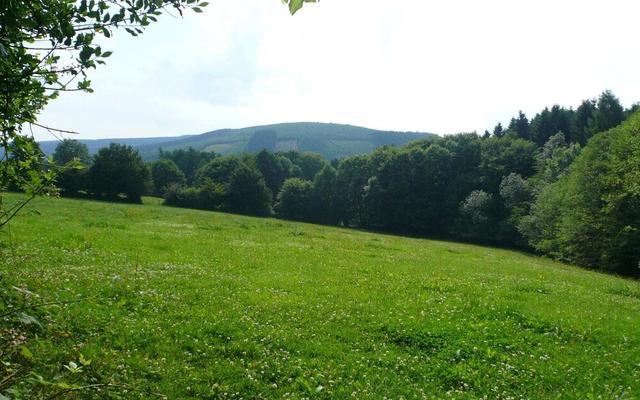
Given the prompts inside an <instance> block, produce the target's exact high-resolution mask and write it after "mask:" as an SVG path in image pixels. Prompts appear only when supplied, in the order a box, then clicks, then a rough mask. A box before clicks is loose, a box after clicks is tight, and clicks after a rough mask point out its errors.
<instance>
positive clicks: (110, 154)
mask: <svg viewBox="0 0 640 400" xmlns="http://www.w3.org/2000/svg"><path fill="white" fill-rule="evenodd" d="M89 181H90V187H91V189H92V191H93V193H94V194H95V195H96V196H98V197H105V198H108V199H112V200H114V199H118V198H119V196H121V195H124V196H125V197H126V199H127V201H130V202H134V203H140V202H141V201H142V195H143V194H145V193H146V192H147V191H148V190H149V187H150V184H151V179H150V173H149V170H148V169H147V166H146V165H145V164H144V162H143V161H142V157H141V156H140V153H138V151H137V150H134V149H133V148H132V147H131V146H124V145H120V144H116V143H111V145H110V146H109V147H106V148H104V149H100V151H99V152H98V154H96V156H95V158H94V160H93V164H92V165H91V169H90V170H89Z"/></svg>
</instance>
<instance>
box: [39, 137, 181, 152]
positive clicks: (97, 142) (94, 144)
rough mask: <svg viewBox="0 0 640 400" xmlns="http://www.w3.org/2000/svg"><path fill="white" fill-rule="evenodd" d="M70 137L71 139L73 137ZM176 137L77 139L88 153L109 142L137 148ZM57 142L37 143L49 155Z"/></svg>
mask: <svg viewBox="0 0 640 400" xmlns="http://www.w3.org/2000/svg"><path fill="white" fill-rule="evenodd" d="M187 137H189V136H180V137H179V138H187ZM71 139H73V137H72V138H71ZM176 139H178V137H175V136H173V137H151V138H131V139H130V138H119V139H93V140H86V139H82V140H79V141H80V142H82V143H84V144H86V145H87V147H88V148H89V153H91V154H95V153H97V152H98V150H100V149H101V148H103V147H108V146H109V144H111V143H119V144H126V145H128V146H133V147H136V148H137V147H140V146H143V145H154V144H157V145H161V144H162V143H164V142H171V141H174V140H176ZM58 143H60V141H58V140H47V141H43V142H39V143H38V144H39V145H40V148H41V149H42V151H43V152H44V154H47V155H49V154H53V152H54V151H55V149H56V146H57V145H58Z"/></svg>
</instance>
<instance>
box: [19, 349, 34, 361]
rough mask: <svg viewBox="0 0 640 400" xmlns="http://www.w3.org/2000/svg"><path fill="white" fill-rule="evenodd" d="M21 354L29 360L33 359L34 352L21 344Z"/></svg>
mask: <svg viewBox="0 0 640 400" xmlns="http://www.w3.org/2000/svg"><path fill="white" fill-rule="evenodd" d="M20 354H21V355H22V357H24V358H26V359H27V360H29V361H31V360H33V353H32V352H31V350H29V349H28V348H27V347H26V346H20Z"/></svg>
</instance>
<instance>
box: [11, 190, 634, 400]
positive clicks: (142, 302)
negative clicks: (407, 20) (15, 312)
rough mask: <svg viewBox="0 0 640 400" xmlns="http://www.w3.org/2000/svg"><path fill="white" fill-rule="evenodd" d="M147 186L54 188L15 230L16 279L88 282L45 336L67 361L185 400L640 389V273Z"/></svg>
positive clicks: (58, 285)
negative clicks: (249, 212)
mask: <svg viewBox="0 0 640 400" xmlns="http://www.w3.org/2000/svg"><path fill="white" fill-rule="evenodd" d="M145 203H146V204H145V205H140V206H136V205H122V204H118V205H116V204H109V203H101V202H90V201H80V200H54V199H39V200H37V201H35V202H34V203H33V204H32V205H31V206H30V207H29V208H30V210H31V211H27V212H26V213H24V214H22V215H21V216H20V217H19V218H17V219H16V220H15V221H14V222H13V223H12V226H11V228H10V231H9V232H10V235H9V232H8V231H4V232H3V233H2V236H0V240H2V242H3V243H5V244H6V243H8V241H9V239H11V241H12V242H13V243H14V248H13V249H11V248H9V247H7V246H5V247H3V248H2V261H1V262H0V266H1V269H2V271H3V272H4V273H5V274H7V275H8V278H9V279H10V280H11V281H13V282H24V283H27V284H28V286H29V287H30V288H31V289H32V290H33V291H35V292H37V293H40V294H41V295H42V296H45V297H47V298H48V299H51V300H71V299H83V300H82V301H81V302H79V303H73V304H68V305H66V306H64V307H61V308H55V309H52V310H51V313H52V315H53V316H54V321H56V322H55V323H56V324H57V325H58V326H60V327H61V328H60V329H61V331H64V332H67V333H68V335H56V336H53V337H45V338H43V339H40V340H33V341H32V342H31V344H30V346H31V347H33V351H34V353H37V354H39V356H40V357H47V358H48V359H49V360H50V362H51V365H52V369H54V370H55V368H60V365H62V363H67V362H69V361H72V360H75V359H77V358H78V356H79V354H80V353H82V354H83V355H84V356H86V357H88V358H91V359H93V360H96V361H95V362H99V363H101V365H103V368H104V369H107V370H109V371H112V374H113V377H114V380H117V381H118V382H122V383H126V384H128V385H132V386H134V387H139V388H142V389H145V390H151V391H153V392H160V393H163V394H165V395H166V396H168V398H171V399H174V398H176V399H177V398H203V399H210V398H245V399H248V398H303V397H307V398H383V397H384V396H386V397H388V398H400V397H404V398H434V397H435V398H443V397H452V398H470V399H471V398H483V397H484V398H488V399H494V398H504V399H506V398H574V399H587V398H603V399H609V398H610V399H614V398H628V399H632V398H638V397H640V284H639V283H638V282H636V281H631V280H624V279H620V278H617V277H613V276H607V275H603V274H599V273H594V272H590V271H586V270H583V269H579V268H575V267H572V266H566V265H562V264H559V263H556V262H553V261H550V260H545V259H542V258H538V257H533V256H530V255H525V254H521V253H517V252H511V251H505V250H498V249H493V248H487V247H480V246H471V245H463V244H456V243H448V242H439V241H428V240H419V239H409V238H401V237H393V236H385V235H378V234H371V233H364V232H357V231H353V230H345V229H337V228H330V227H321V226H315V225H308V224H300V223H292V222H284V221H278V220H273V219H255V218H248V217H242V216H236V215H225V214H219V213H210V212H201V211H192V210H185V209H173V208H168V207H163V206H161V205H159V201H158V200H156V199H146V201H145ZM33 210H37V213H36V212H35V211H33ZM43 372H46V371H43ZM130 396H132V397H134V396H135V394H130Z"/></svg>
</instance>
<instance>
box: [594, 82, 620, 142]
mask: <svg viewBox="0 0 640 400" xmlns="http://www.w3.org/2000/svg"><path fill="white" fill-rule="evenodd" d="M624 118H625V114H624V108H623V107H622V104H620V100H619V99H618V98H617V97H616V96H615V95H614V94H613V93H612V92H611V91H610V90H607V91H605V92H603V93H602V94H601V95H600V97H599V98H598V103H597V104H596V111H595V114H594V116H593V120H594V125H593V128H592V130H593V132H592V133H593V134H595V133H599V132H604V131H606V130H609V129H611V128H615V127H616V126H618V125H620V123H621V122H622V121H624Z"/></svg>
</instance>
